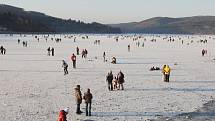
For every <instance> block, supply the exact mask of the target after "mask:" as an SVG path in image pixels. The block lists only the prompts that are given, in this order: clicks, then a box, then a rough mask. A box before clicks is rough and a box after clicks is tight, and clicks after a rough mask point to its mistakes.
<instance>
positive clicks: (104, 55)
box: [103, 52, 106, 62]
mask: <svg viewBox="0 0 215 121" xmlns="http://www.w3.org/2000/svg"><path fill="white" fill-rule="evenodd" d="M105 57H106V54H105V52H104V53H103V59H104V62H106V59H105Z"/></svg>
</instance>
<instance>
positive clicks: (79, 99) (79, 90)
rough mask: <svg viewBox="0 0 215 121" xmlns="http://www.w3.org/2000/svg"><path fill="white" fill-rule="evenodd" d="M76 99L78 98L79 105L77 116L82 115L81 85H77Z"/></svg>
mask: <svg viewBox="0 0 215 121" xmlns="http://www.w3.org/2000/svg"><path fill="white" fill-rule="evenodd" d="M75 98H76V104H77V109H76V114H81V113H83V112H82V111H81V110H80V107H81V103H82V94H81V89H80V85H77V86H76V88H75Z"/></svg>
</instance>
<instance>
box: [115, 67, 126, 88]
mask: <svg viewBox="0 0 215 121" xmlns="http://www.w3.org/2000/svg"><path fill="white" fill-rule="evenodd" d="M124 78H125V76H124V74H123V73H122V71H119V73H118V74H117V79H118V83H119V87H118V89H120V87H121V88H122V90H124V87H123V83H124V82H125V80H124Z"/></svg>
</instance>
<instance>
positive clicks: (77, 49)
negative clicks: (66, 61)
mask: <svg viewBox="0 0 215 121" xmlns="http://www.w3.org/2000/svg"><path fill="white" fill-rule="evenodd" d="M76 52H77V55H79V48H78V47H76Z"/></svg>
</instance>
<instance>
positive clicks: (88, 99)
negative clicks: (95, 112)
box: [83, 89, 93, 116]
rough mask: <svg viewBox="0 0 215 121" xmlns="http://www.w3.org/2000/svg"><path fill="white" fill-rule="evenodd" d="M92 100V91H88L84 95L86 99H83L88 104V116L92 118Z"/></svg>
mask: <svg viewBox="0 0 215 121" xmlns="http://www.w3.org/2000/svg"><path fill="white" fill-rule="evenodd" d="M92 98H93V95H92V94H91V93H90V89H87V92H86V93H84V97H83V99H84V100H85V103H86V116H91V104H92Z"/></svg>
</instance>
